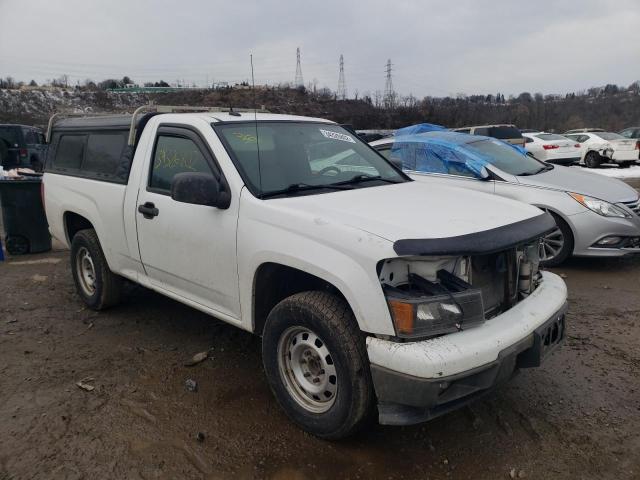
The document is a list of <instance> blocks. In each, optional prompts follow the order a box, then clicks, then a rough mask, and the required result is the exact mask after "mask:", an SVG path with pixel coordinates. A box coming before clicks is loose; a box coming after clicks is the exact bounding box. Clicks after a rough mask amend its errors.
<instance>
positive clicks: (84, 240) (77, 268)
mask: <svg viewBox="0 0 640 480" xmlns="http://www.w3.org/2000/svg"><path fill="white" fill-rule="evenodd" d="M71 272H72V273H73V280H74V282H75V284H76V290H77V292H78V295H80V298H82V301H83V302H84V303H85V304H86V305H87V307H89V308H91V309H92V310H102V309H105V308H108V307H111V306H114V305H116V304H118V303H119V302H120V297H121V294H122V284H123V279H122V277H119V276H118V275H116V274H114V273H113V272H112V271H111V270H109V265H107V260H106V259H105V258H104V254H103V253H102V248H101V247H100V241H99V240H98V235H97V234H96V232H95V230H93V229H87V230H80V231H79V232H78V233H76V234H75V236H74V237H73V240H72V241H71Z"/></svg>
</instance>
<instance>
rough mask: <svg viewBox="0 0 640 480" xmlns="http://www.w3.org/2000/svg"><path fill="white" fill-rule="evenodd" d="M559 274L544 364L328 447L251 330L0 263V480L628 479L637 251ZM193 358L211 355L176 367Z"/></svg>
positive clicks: (636, 447) (638, 459) (638, 449)
mask: <svg viewBox="0 0 640 480" xmlns="http://www.w3.org/2000/svg"><path fill="white" fill-rule="evenodd" d="M557 272H558V273H562V274H564V275H566V282H567V284H568V286H569V290H570V311H569V315H568V328H569V331H568V339H567V342H566V343H565V344H564V346H563V347H562V348H561V349H560V350H559V351H557V352H556V353H555V354H553V356H552V357H551V358H550V359H549V360H548V362H547V363H546V364H545V365H544V366H543V367H542V368H539V369H534V370H524V371H522V372H521V373H520V374H519V375H518V376H516V377H515V378H514V379H513V380H512V381H511V382H510V383H509V384H507V385H505V386H504V387H502V388H500V389H499V390H497V391H495V392H494V393H492V394H490V395H489V396H487V397H485V398H484V399H483V400H480V401H479V402H477V403H474V404H472V405H471V406H470V407H467V408H464V409H462V410H460V411H456V412H453V413H451V414H448V415H446V416H443V417H440V418H438V419H436V420H434V421H432V422H430V423H427V424H424V425H419V426H414V427H403V428H398V427H382V426H376V425H373V426H371V427H370V428H368V429H367V430H365V431H364V432H362V433H361V434H360V435H358V436H357V437H355V438H352V439H349V440H347V441H342V442H338V443H329V442H325V441H321V440H318V439H316V438H314V437H311V436H309V435H307V434H305V433H303V432H302V431H300V430H299V429H298V428H296V427H295V426H294V425H292V424H291V423H290V422H289V421H288V420H287V418H286V417H285V416H284V414H283V413H282V412H281V411H280V410H279V408H278V406H277V405H276V403H275V400H274V399H273V397H272V396H271V393H270V391H269V388H268V385H267V383H266V381H265V378H264V373H263V370H262V366H261V360H260V343H259V339H257V338H255V337H253V336H251V335H250V334H248V333H244V332H242V331H239V330H237V329H235V328H233V327H231V326H227V325H225V324H223V323H221V322H218V321H216V320H213V319H211V318H210V317H207V316H205V315H204V314H201V313H198V312H196V311H194V310H192V309H190V308H188V307H186V306H183V305H181V304H179V303H177V302H174V301H172V300H169V299H167V298H164V297H162V296H160V295H158V294H155V293H153V292H150V291H147V290H144V289H142V288H139V287H135V288H132V289H131V290H130V291H129V292H128V294H127V296H126V301H125V303H124V304H123V305H121V306H119V307H117V308H114V309H112V310H109V311H106V312H103V313H95V312H92V311H89V310H86V309H85V308H83V305H82V304H81V302H80V300H79V298H78V297H77V296H76V295H75V292H74V287H73V283H72V279H71V274H70V270H69V266H68V254H67V252H64V251H58V252H52V253H49V254H42V255H30V256H24V257H13V258H10V259H9V260H8V261H7V262H4V263H0V480H8V479H27V478H46V479H56V478H65V479H67V478H68V479H81V478H87V479H94V478H127V479H156V478H163V479H164V478H167V479H169V478H171V479H172V478H207V479H218V478H229V477H233V478H247V479H251V478H271V479H289V478H292V479H314V478H318V479H332V478H352V479H358V478H363V479H364V478H381V479H398V478H431V479H441V478H442V479H443V478H463V479H467V478H468V479H495V478H532V479H548V478H562V479H565V478H570V479H574V478H575V479H601V478H605V479H631V478H640V293H639V285H640V258H631V259H624V260H586V259H574V260H571V261H570V262H568V263H567V264H566V265H565V266H564V267H563V268H561V269H558V270H557ZM201 351H210V352H211V358H209V359H207V360H206V361H204V362H202V363H200V364H198V365H196V366H192V367H186V366H184V362H185V361H186V360H188V359H189V358H190V357H191V356H192V355H193V354H195V353H197V352H201ZM187 379H191V380H195V381H196V382H197V391H195V392H191V391H189V390H188V389H187V388H186V387H185V382H186V381H187ZM80 380H85V383H86V384H89V385H92V386H94V387H95V389H94V390H92V391H85V390H82V389H81V388H79V387H78V386H77V385H76V382H78V381H80ZM199 434H200V435H199Z"/></svg>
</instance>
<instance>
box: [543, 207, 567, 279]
mask: <svg viewBox="0 0 640 480" xmlns="http://www.w3.org/2000/svg"><path fill="white" fill-rule="evenodd" d="M548 213H549V214H550V215H551V216H552V217H553V220H554V221H555V222H556V228H554V229H553V230H552V231H551V232H549V233H548V234H547V235H545V236H544V237H543V238H542V242H541V243H540V263H541V264H542V265H543V266H545V267H557V266H558V265H560V264H561V263H562V262H564V261H565V260H566V259H567V258H568V257H569V256H570V255H571V253H572V252H573V232H572V231H571V227H569V225H568V224H567V222H565V221H564V220H563V219H562V218H560V216H558V215H556V214H555V213H553V212H548Z"/></svg>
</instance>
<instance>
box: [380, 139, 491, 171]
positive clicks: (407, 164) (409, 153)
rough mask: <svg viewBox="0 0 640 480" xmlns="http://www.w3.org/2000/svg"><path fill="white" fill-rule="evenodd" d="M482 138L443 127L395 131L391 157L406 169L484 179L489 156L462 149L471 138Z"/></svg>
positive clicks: (489, 160)
mask: <svg viewBox="0 0 640 480" xmlns="http://www.w3.org/2000/svg"><path fill="white" fill-rule="evenodd" d="M409 128H411V127H407V129H400V130H398V132H400V131H402V130H404V131H408V129H409ZM481 138H485V137H478V136H472V135H467V134H464V133H457V132H450V131H447V130H444V129H442V130H432V131H430V132H429V133H419V134H409V135H407V134H405V135H399V136H398V133H397V132H396V137H395V139H394V143H393V147H392V148H391V157H392V158H398V159H400V160H402V168H403V169H405V170H414V171H419V172H430V173H449V174H453V175H463V176H470V177H480V178H485V177H487V176H488V172H487V170H486V168H485V166H486V165H487V164H490V163H491V157H489V156H485V155H482V154H481V153H479V152H472V151H470V150H469V149H467V148H465V144H466V143H468V142H469V140H470V139H472V140H479V139H481ZM492 140H495V139H492Z"/></svg>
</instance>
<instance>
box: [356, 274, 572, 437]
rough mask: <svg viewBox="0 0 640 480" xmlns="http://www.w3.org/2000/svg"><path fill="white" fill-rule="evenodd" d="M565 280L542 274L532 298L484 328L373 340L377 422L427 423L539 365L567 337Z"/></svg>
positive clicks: (371, 357)
mask: <svg viewBox="0 0 640 480" xmlns="http://www.w3.org/2000/svg"><path fill="white" fill-rule="evenodd" d="M566 298H567V290H566V286H565V284H564V282H563V281H562V279H560V277H558V276H557V275H555V274H552V273H548V272H543V282H542V283H541V284H540V286H539V287H538V288H537V289H536V290H535V292H533V293H532V294H531V295H530V296H529V297H528V298H526V299H525V300H523V301H521V302H520V303H519V304H518V305H516V306H514V307H513V308H511V309H510V310H509V311H507V312H505V313H503V314H501V315H498V316H497V317H495V318H492V319H491V320H488V321H487V322H485V323H484V324H483V325H482V326H479V327H476V328H472V329H469V330H465V331H462V332H457V333H453V334H450V335H444V336H442V337H438V338H434V339H430V340H424V341H421V342H407V343H396V342H391V341H387V340H381V339H378V338H373V337H369V338H367V352H368V354H369V360H370V362H371V373H372V377H373V382H374V386H375V390H376V395H377V397H378V402H379V405H378V411H379V421H380V423H382V424H389V425H409V424H414V423H420V422H423V421H427V420H429V419H431V418H434V417H437V416H439V415H442V414H444V413H446V412H448V411H450V410H453V409H455V408H458V407H459V406H461V405H463V404H465V403H467V402H469V401H471V400H473V399H475V398H477V397H479V396H481V395H482V394H484V393H487V392H488V391H490V390H491V389H492V388H493V387H495V386H497V385H499V384H500V383H501V382H503V381H505V380H507V379H509V378H510V377H511V376H512V375H513V374H514V372H515V371H516V370H517V369H518V368H524V367H534V366H538V365H539V364H540V362H541V361H542V360H543V359H544V358H545V357H546V355H547V354H548V353H550V352H551V351H552V350H553V349H554V348H555V347H557V346H558V345H559V344H560V343H561V342H562V340H563V339H564V314H565V312H566V308H567V304H566Z"/></svg>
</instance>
